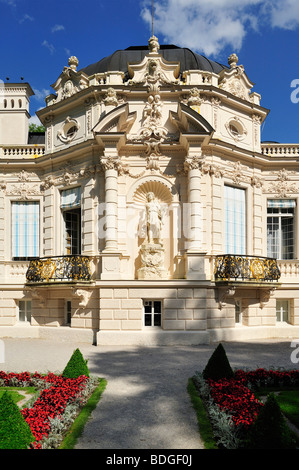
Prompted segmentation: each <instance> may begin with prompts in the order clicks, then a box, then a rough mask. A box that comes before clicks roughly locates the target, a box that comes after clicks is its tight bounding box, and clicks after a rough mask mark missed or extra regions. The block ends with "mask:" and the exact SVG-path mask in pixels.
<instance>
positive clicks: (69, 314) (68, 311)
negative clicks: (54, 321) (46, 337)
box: [65, 300, 72, 325]
mask: <svg viewBox="0 0 299 470" xmlns="http://www.w3.org/2000/svg"><path fill="white" fill-rule="evenodd" d="M71 320H72V302H71V301H70V300H67V301H66V319H65V323H66V325H70V324H71Z"/></svg>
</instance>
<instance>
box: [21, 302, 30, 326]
mask: <svg viewBox="0 0 299 470" xmlns="http://www.w3.org/2000/svg"><path fill="white" fill-rule="evenodd" d="M19 321H20V322H27V323H30V322H31V300H19Z"/></svg>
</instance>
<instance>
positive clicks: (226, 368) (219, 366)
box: [203, 343, 234, 380]
mask: <svg viewBox="0 0 299 470" xmlns="http://www.w3.org/2000/svg"><path fill="white" fill-rule="evenodd" d="M233 375H234V373H233V370H232V368H231V366H230V363H229V360H228V358H227V356H226V352H225V349H224V347H223V346H222V344H221V343H219V345H218V346H217V348H216V349H215V351H214V352H213V354H212V356H211V357H210V359H209V361H208V363H207V365H206V367H205V369H204V371H203V377H204V379H205V380H207V379H212V380H219V379H223V378H226V379H229V378H231V377H233Z"/></svg>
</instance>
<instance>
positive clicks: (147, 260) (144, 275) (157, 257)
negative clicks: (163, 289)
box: [138, 243, 168, 279]
mask: <svg viewBox="0 0 299 470" xmlns="http://www.w3.org/2000/svg"><path fill="white" fill-rule="evenodd" d="M140 253H141V263H142V267H141V268H140V269H138V279H167V278H168V272H167V270H166V269H165V268H164V253H165V250H164V248H163V246H162V245H161V244H160V243H147V244H145V245H143V246H142V247H141V249H140Z"/></svg>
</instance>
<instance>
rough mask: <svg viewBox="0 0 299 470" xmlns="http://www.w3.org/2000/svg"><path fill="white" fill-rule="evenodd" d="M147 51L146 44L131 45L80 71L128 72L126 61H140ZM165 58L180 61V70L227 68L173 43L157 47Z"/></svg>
mask: <svg viewBox="0 0 299 470" xmlns="http://www.w3.org/2000/svg"><path fill="white" fill-rule="evenodd" d="M148 53H149V48H148V46H132V47H128V49H124V50H118V51H116V52H113V54H111V55H109V56H108V57H104V58H103V59H101V60H99V61H98V62H95V63H94V64H91V65H88V66H87V67H85V68H83V69H81V72H84V73H86V75H88V76H91V75H93V74H95V73H104V72H108V71H116V70H119V71H121V72H124V73H125V74H128V63H138V62H141V61H142V59H143V58H144V56H145V55H147V54H148ZM159 54H162V56H163V57H164V59H165V60H167V61H169V62H180V71H181V72H183V71H185V70H204V71H207V72H214V73H220V72H221V70H223V69H226V68H228V67H227V66H225V65H222V64H220V63H218V62H214V61H213V60H209V59H207V58H206V57H204V56H202V55H200V54H196V53H195V52H192V51H191V50H190V49H187V48H181V47H177V46H173V45H164V46H163V45H162V46H160V49H159Z"/></svg>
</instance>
